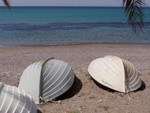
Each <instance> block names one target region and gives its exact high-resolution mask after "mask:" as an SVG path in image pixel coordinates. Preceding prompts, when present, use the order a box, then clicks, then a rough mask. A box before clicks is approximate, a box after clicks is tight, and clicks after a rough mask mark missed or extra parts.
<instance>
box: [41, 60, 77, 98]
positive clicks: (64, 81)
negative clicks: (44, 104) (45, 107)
mask: <svg viewBox="0 0 150 113" xmlns="http://www.w3.org/2000/svg"><path fill="white" fill-rule="evenodd" d="M41 81H42V87H41V89H42V92H41V96H42V101H49V100H52V99H55V98H56V97H58V96H60V95H61V94H63V93H64V92H66V91H67V90H68V89H69V88H70V87H71V86H72V84H73V81H74V73H73V70H72V69H71V66H70V65H69V64H68V63H66V62H63V61H60V60H55V59H52V60H49V61H47V62H46V63H45V65H44V66H43V68H42V80H41Z"/></svg>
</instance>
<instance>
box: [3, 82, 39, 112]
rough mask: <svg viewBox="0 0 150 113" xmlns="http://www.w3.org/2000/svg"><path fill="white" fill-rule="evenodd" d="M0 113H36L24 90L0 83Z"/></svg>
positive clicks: (32, 102)
mask: <svg viewBox="0 0 150 113" xmlns="http://www.w3.org/2000/svg"><path fill="white" fill-rule="evenodd" d="M0 113H37V107H36V104H35V102H34V101H33V99H32V98H31V96H30V95H28V94H26V93H25V92H24V90H21V89H19V88H17V87H15V86H10V85H5V84H3V83H1V82H0Z"/></svg>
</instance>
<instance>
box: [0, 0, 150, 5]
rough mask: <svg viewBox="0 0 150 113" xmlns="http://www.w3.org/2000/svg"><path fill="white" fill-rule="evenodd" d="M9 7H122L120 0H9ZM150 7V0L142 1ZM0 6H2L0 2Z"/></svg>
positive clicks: (0, 0)
mask: <svg viewBox="0 0 150 113" xmlns="http://www.w3.org/2000/svg"><path fill="white" fill-rule="evenodd" d="M9 1H10V4H11V6H122V0H9ZM143 1H144V2H145V3H146V6H150V0H143ZM0 6H3V3H2V0H0Z"/></svg>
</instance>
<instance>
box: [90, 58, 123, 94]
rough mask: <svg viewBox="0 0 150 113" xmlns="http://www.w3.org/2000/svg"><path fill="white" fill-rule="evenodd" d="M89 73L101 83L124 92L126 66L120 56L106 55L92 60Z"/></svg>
mask: <svg viewBox="0 0 150 113" xmlns="http://www.w3.org/2000/svg"><path fill="white" fill-rule="evenodd" d="M88 72H89V74H90V75H91V76H92V77H93V78H94V79H95V80H96V81H97V82H99V83H101V84H103V85H104V86H107V87H109V88H112V89H114V90H117V91H121V92H124V91H125V85H124V79H125V78H124V76H125V75H124V68H123V64H122V61H121V59H120V58H118V57H112V56H106V57H104V58H98V59H95V60H94V61H92V62H91V63H90V65H89V67H88Z"/></svg>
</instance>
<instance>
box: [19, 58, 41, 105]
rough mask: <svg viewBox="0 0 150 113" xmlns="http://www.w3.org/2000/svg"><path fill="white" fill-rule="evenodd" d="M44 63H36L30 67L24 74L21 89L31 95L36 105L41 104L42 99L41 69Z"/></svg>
mask: <svg viewBox="0 0 150 113" xmlns="http://www.w3.org/2000/svg"><path fill="white" fill-rule="evenodd" d="M43 63H44V61H40V62H36V63H33V64H31V65H29V66H28V67H27V68H26V69H25V70H24V72H23V74H22V76H21V79H20V83H19V86H18V87H19V88H20V89H23V90H24V91H25V92H26V93H28V94H30V95H31V96H32V98H33V99H34V101H35V103H39V101H40V99H39V96H40V77H41V69H42V65H43Z"/></svg>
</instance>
